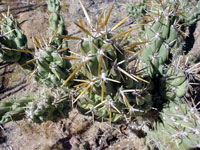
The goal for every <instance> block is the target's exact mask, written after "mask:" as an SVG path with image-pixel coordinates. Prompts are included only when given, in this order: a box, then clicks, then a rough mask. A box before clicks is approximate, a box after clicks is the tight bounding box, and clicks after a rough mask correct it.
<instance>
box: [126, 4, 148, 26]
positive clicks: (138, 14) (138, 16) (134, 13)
mask: <svg viewBox="0 0 200 150" xmlns="http://www.w3.org/2000/svg"><path fill="white" fill-rule="evenodd" d="M145 1H146V0H139V2H138V4H137V5H132V4H128V5H127V7H126V10H127V12H128V15H129V16H131V17H133V18H134V19H135V20H136V21H137V22H142V21H143V19H144V18H142V15H143V14H145V13H146V9H147V5H144V4H145Z"/></svg>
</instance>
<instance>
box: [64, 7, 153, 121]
mask: <svg viewBox="0 0 200 150" xmlns="http://www.w3.org/2000/svg"><path fill="white" fill-rule="evenodd" d="M81 6H82V8H83V10H84V13H85V16H86V18H87V22H88V27H85V26H83V22H82V20H81V21H80V24H78V23H76V25H77V26H78V27H79V28H80V29H81V30H82V31H83V32H84V33H85V34H86V36H85V37H84V38H80V37H69V36H62V38H66V39H75V40H80V42H79V43H78V51H79V52H80V53H77V52H71V54H72V55H71V56H69V57H68V58H69V59H74V60H78V66H77V65H76V66H75V67H76V69H75V70H74V71H73V73H72V74H71V75H70V76H69V77H68V78H67V79H66V81H65V82H64V84H63V85H65V84H66V83H68V82H69V81H70V80H71V78H72V77H73V76H74V75H75V74H76V73H77V72H79V74H81V75H82V78H81V79H74V81H77V85H75V87H76V88H78V91H80V94H79V95H78V97H77V98H76V100H75V101H74V103H75V102H76V101H78V100H79V99H80V100H79V101H78V103H79V106H80V107H81V108H83V109H85V110H87V111H89V112H91V113H94V114H96V115H97V116H101V117H103V118H107V119H108V118H109V120H110V121H116V120H118V118H120V116H122V114H123V112H124V111H128V112H129V113H130V114H132V113H133V112H134V113H135V112H136V113H137V111H138V112H139V113H140V112H147V111H148V110H150V109H151V106H152V101H151V94H150V93H149V92H148V90H147V83H148V82H147V81H145V80H144V79H142V78H141V77H140V75H137V74H136V73H133V72H134V71H133V70H132V72H131V71H130V70H128V67H127V60H126V58H125V51H126V50H124V49H122V48H121V46H120V45H119V44H118V42H116V39H117V38H119V37H123V36H124V35H126V34H127V33H130V32H131V31H132V30H134V29H135V28H136V27H133V28H131V29H129V30H127V31H124V32H122V33H120V34H117V35H114V34H113V32H114V30H116V29H117V28H118V27H119V26H121V25H122V24H123V23H124V22H125V20H126V19H127V18H125V19H123V20H122V21H121V22H120V23H118V24H117V25H116V26H114V27H113V28H112V29H108V30H105V29H106V25H107V22H108V20H109V17H110V14H111V11H112V8H113V6H112V7H111V9H110V10H109V11H108V14H107V16H106V17H105V18H104V19H103V18H102V17H103V12H102V13H101V15H100V16H99V19H98V22H97V23H96V26H95V25H93V24H92V22H91V20H90V18H89V15H88V14H87V12H86V10H85V8H84V6H83V5H82V3H81ZM127 51H128V50H127ZM66 58H67V57H66ZM133 69H134V68H133Z"/></svg>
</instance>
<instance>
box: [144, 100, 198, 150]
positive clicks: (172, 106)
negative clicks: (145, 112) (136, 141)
mask: <svg viewBox="0 0 200 150" xmlns="http://www.w3.org/2000/svg"><path fill="white" fill-rule="evenodd" d="M197 105H198V104H197ZM197 105H195V106H192V104H190V105H189V104H186V103H180V102H177V103H176V102H172V101H171V102H170V103H169V106H168V107H166V108H164V109H163V111H162V112H161V119H162V122H157V123H156V124H155V130H150V131H148V134H147V144H148V145H149V147H151V149H154V148H158V149H159V150H167V149H190V148H194V149H198V148H200V145H199V143H200V114H199V112H198V109H197Z"/></svg>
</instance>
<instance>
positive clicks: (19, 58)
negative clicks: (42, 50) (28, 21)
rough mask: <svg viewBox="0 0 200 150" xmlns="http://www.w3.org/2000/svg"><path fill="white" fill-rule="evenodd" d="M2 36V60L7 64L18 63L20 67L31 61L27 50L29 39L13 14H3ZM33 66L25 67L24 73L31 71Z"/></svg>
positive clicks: (0, 42)
mask: <svg viewBox="0 0 200 150" xmlns="http://www.w3.org/2000/svg"><path fill="white" fill-rule="evenodd" d="M2 15H3V18H2V20H1V33H0V34H1V35H0V44H1V45H0V58H2V59H3V60H4V61H6V62H18V63H19V64H20V65H22V64H24V63H25V62H26V61H27V60H29V59H31V58H32V57H31V53H32V52H30V51H29V50H27V38H26V36H25V35H24V34H23V33H22V31H21V29H20V27H19V24H18V22H17V21H16V20H15V19H14V18H13V16H12V15H11V14H9V12H8V14H7V15H5V14H2ZM32 68H33V66H32V65H31V64H29V65H27V66H23V69H24V71H28V70H31V69H32Z"/></svg>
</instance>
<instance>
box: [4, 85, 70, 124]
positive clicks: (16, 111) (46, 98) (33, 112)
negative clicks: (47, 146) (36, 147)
mask: <svg viewBox="0 0 200 150" xmlns="http://www.w3.org/2000/svg"><path fill="white" fill-rule="evenodd" d="M66 98H67V96H66V95H65V93H64V92H63V90H61V89H57V91H56V92H55V91H53V90H52V91H47V90H45V91H41V92H40V93H39V94H29V95H27V96H24V97H23V98H18V97H16V98H15V99H11V100H9V101H5V102H2V103H1V104H0V119H1V120H0V124H4V123H7V122H9V121H12V120H21V119H23V118H27V119H28V121H30V122H36V123H41V122H43V121H47V120H53V121H55V120H57V119H58V118H59V117H65V116H66V115H67V113H68V111H69V104H68V102H67V99H66Z"/></svg>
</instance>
